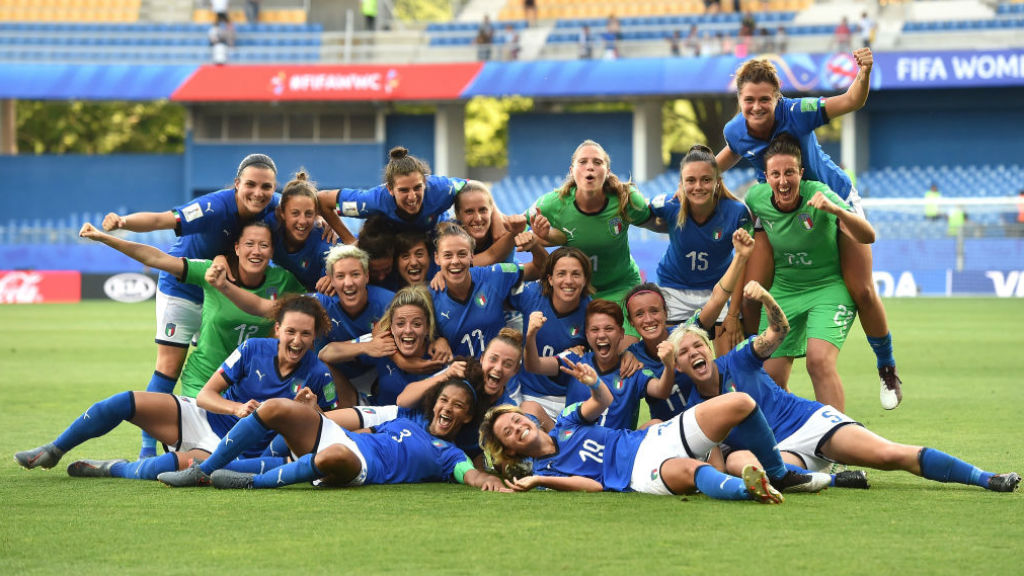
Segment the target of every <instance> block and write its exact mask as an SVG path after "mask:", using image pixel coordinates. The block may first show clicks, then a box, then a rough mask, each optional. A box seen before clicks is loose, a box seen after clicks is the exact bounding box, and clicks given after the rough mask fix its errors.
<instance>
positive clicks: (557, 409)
mask: <svg viewBox="0 0 1024 576" xmlns="http://www.w3.org/2000/svg"><path fill="white" fill-rule="evenodd" d="M523 402H536V403H537V404H540V407H541V408H543V409H544V412H546V413H547V415H548V418H551V420H553V421H554V420H558V415H559V414H561V413H562V410H565V396H530V395H529V394H522V396H521V398H520V400H519V405H520V406H522V405H523Z"/></svg>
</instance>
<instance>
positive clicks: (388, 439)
mask: <svg viewBox="0 0 1024 576" xmlns="http://www.w3.org/2000/svg"><path fill="white" fill-rule="evenodd" d="M374 430H375V432H374V433H373V434H357V433H354V432H348V431H346V432H345V433H346V434H348V436H349V438H351V439H352V441H353V442H355V443H356V446H358V447H359V451H360V452H361V453H362V454H363V458H365V459H366V482H365V484H412V483H416V482H445V481H449V480H452V479H453V478H454V479H458V478H461V475H462V474H463V473H465V472H466V471H467V470H470V469H472V468H473V463H472V462H471V461H470V459H469V457H468V456H466V453H465V452H463V451H462V450H459V448H458V447H456V446H455V445H454V444H452V443H450V442H447V441H445V440H441V439H440V438H437V437H435V436H431V435H430V433H429V432H427V430H426V428H425V427H424V426H423V424H422V422H417V421H414V420H410V419H408V418H403V417H399V418H396V419H394V420H391V421H389V422H385V423H384V424H381V425H380V426H376V427H375V428H374Z"/></svg>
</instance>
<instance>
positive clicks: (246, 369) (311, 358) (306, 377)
mask: <svg viewBox="0 0 1024 576" xmlns="http://www.w3.org/2000/svg"><path fill="white" fill-rule="evenodd" d="M277 346H278V340H277V339H276V338H250V339H248V340H246V341H245V342H244V343H243V344H242V345H241V346H239V347H238V348H237V349H235V351H234V352H232V353H231V355H230V356H228V358H227V359H226V360H224V363H223V364H221V366H220V370H219V372H220V373H221V374H222V375H223V376H224V379H225V380H227V381H228V383H229V384H230V386H228V389H227V390H225V391H224V398H226V399H228V400H231V401H232V402H239V403H243V404H244V403H246V402H248V401H249V400H258V401H260V402H264V401H266V400H269V399H270V398H295V395H296V394H298V392H299V390H301V389H302V388H309V389H310V390H312V391H313V392H314V393H316V396H317V403H318V404H319V405H320V407H321V408H322V409H324V410H333V409H335V408H337V407H338V395H337V393H336V391H335V388H334V382H333V380H332V379H331V374H330V372H328V370H327V366H325V365H324V364H323V362H321V361H320V360H318V359H317V357H316V353H315V352H313V351H312V350H311V351H309V352H306V355H305V356H303V357H302V360H300V361H299V365H298V366H296V368H295V369H294V370H292V372H291V374H288V375H286V376H282V375H281V374H280V372H278V368H277ZM206 420H207V421H208V422H209V423H210V427H211V428H212V429H213V431H214V432H215V433H216V434H217V435H218V436H220V437H222V438H223V437H224V434H226V433H227V431H228V430H231V427H232V426H234V425H235V424H236V423H237V422H238V417H236V416H234V415H232V414H214V413H213V412H207V413H206ZM275 434H276V432H273V431H270V432H268V433H267V436H266V438H264V440H265V441H264V442H261V443H260V445H259V446H258V447H253V448H252V449H251V450H249V451H247V452H246V453H247V454H252V453H255V454H259V453H260V452H262V451H263V449H264V448H265V447H266V445H267V444H268V443H269V442H270V440H271V439H272V438H273V437H274V435H275Z"/></svg>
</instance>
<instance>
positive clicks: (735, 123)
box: [722, 97, 853, 200]
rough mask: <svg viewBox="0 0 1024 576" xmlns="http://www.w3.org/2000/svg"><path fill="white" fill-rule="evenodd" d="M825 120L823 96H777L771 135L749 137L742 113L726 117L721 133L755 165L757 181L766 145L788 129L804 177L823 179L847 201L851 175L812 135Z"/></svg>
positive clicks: (737, 151)
mask: <svg viewBox="0 0 1024 576" xmlns="http://www.w3.org/2000/svg"><path fill="white" fill-rule="evenodd" d="M828 121H829V118H828V114H827V113H826V112H825V98H823V97H811V98H780V99H779V102H778V103H777V104H776V105H775V127H774V128H772V135H771V137H770V138H769V139H768V140H761V139H760V138H755V137H753V136H751V135H750V133H748V132H747V121H746V120H744V119H743V115H742V114H737V115H736V116H734V117H733V119H732V120H729V122H728V123H726V125H725V129H724V130H723V131H722V132H723V133H724V135H725V141H726V142H727V143H728V144H729V148H730V149H731V150H732V151H733V152H734V153H735V154H736V155H737V156H740V157H742V158H743V159H745V160H746V161H747V162H750V164H751V166H753V167H754V170H755V172H756V173H757V179H758V181H760V182H764V181H765V175H764V169H765V168H764V153H765V150H767V148H768V144H769V143H771V141H772V140H774V139H775V137H776V136H778V135H779V134H782V133H783V132H788V133H789V134H790V135H791V136H793V137H794V138H796V139H797V140H799V141H800V152H801V155H802V156H803V167H804V179H805V180H818V181H820V182H824V183H826V184H828V187H829V188H831V189H832V191H834V192H835V193H836V194H838V195H839V196H840V197H841V198H842V199H843V200H846V199H847V198H848V197H849V196H850V190H851V189H853V184H852V182H851V181H850V176H849V174H847V173H846V172H843V170H842V169H841V168H839V166H836V163H835V162H833V161H832V158H831V157H829V155H828V154H826V153H825V152H824V151H823V150H822V149H821V145H820V144H818V137H817V136H815V135H814V130H815V129H816V128H818V127H819V126H822V125H824V124H827V123H828Z"/></svg>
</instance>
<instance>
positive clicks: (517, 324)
mask: <svg viewBox="0 0 1024 576" xmlns="http://www.w3.org/2000/svg"><path fill="white" fill-rule="evenodd" d="M505 327H506V328H511V329H513V330H515V331H517V332H522V331H523V313H522V312H520V311H519V310H505Z"/></svg>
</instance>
